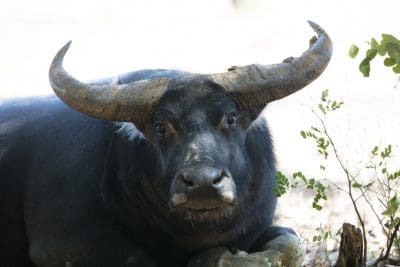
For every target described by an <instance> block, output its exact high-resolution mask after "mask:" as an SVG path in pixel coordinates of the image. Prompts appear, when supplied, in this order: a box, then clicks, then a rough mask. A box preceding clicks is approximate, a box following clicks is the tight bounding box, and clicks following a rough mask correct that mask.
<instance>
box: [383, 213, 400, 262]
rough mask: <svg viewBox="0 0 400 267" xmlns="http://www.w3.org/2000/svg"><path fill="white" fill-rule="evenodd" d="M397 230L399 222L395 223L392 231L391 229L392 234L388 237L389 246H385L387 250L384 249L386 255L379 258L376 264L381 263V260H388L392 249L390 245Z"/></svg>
mask: <svg viewBox="0 0 400 267" xmlns="http://www.w3.org/2000/svg"><path fill="white" fill-rule="evenodd" d="M399 228H400V221H399V222H397V224H396V226H395V227H394V229H393V233H392V234H391V236H390V239H389V244H388V246H387V248H386V253H385V255H383V256H382V257H379V259H378V262H379V261H382V260H386V259H387V258H389V255H390V250H391V249H392V245H393V242H394V239H395V238H396V236H397V231H398V230H399Z"/></svg>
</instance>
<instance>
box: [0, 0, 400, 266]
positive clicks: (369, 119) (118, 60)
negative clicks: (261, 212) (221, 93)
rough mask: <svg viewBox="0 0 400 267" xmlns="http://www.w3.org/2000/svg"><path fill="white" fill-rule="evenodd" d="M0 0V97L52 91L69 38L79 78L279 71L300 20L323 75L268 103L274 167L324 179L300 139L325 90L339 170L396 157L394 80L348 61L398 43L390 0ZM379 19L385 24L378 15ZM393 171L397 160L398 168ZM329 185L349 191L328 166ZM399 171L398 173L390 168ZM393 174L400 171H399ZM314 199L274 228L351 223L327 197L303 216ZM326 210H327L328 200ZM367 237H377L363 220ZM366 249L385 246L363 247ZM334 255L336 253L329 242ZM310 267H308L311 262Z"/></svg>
mask: <svg viewBox="0 0 400 267" xmlns="http://www.w3.org/2000/svg"><path fill="white" fill-rule="evenodd" d="M236 2H237V3H238V6H236V7H235V6H234V5H232V2H231V1H229V0H217V1H215V0H202V1H194V0H190V1H189V0H169V1H161V0H158V1H157V0H147V1H131V0H116V1H113V2H112V4H111V2H110V1H104V0H96V1H95V0H86V1H79V0H69V1H54V0H53V1H50V0H37V1H29V0H1V1H0V34H1V42H0V77H1V81H2V82H1V87H0V99H1V98H10V97H20V96H25V95H38V94H48V93H51V90H50V87H49V85H48V81H47V70H48V66H49V63H50V61H51V59H52V57H53V55H54V54H55V52H56V51H57V50H58V49H59V48H60V47H61V46H62V45H63V44H64V43H65V42H66V41H68V40H70V39H72V40H73V46H72V47H71V49H70V52H69V54H68V56H67V59H66V63H65V67H66V69H68V70H69V71H70V72H71V73H72V74H73V75H75V76H77V77H79V78H80V79H82V80H85V79H86V80H87V79H93V78H98V77H104V76H110V75H113V74H117V73H121V72H125V71H130V70H135V69H142V68H158V67H161V68H173V69H183V70H188V71H194V72H217V71H224V70H225V69H226V68H227V67H230V66H231V65H244V64H249V63H275V62H280V61H281V60H282V59H284V58H286V57H288V56H296V55H299V54H301V53H302V51H304V50H305V49H306V48H307V46H308V39H309V38H310V37H311V36H312V34H313V33H312V32H311V30H310V28H309V27H308V25H307V23H306V20H307V19H311V20H314V21H315V22H318V23H319V24H320V25H321V26H323V27H324V28H325V29H326V31H327V32H328V33H329V34H330V35H331V38H332V39H333V41H334V56H333V58H332V61H331V64H330V66H329V67H328V68H327V70H326V72H325V73H324V74H323V75H322V76H321V78H320V79H318V80H317V81H316V82H314V83H313V84H311V85H310V86H308V87H307V89H304V90H302V91H301V92H299V93H296V94H295V95H293V96H290V97H288V98H286V99H283V100H281V101H277V102H274V103H271V104H270V105H268V107H267V108H266V109H265V113H264V116H265V117H266V118H267V120H268V122H269V124H270V127H271V130H272V133H273V137H274V143H275V147H276V154H277V158H278V162H279V168H280V169H281V170H282V171H284V172H285V173H287V174H290V173H292V172H294V171H298V170H302V171H303V172H304V173H306V174H307V175H309V176H314V177H320V175H321V172H320V170H319V165H320V164H319V162H320V158H319V157H318V156H317V155H316V152H315V149H314V147H313V145H312V144H311V143H310V142H307V141H304V140H303V139H302V138H301V137H300V135H299V131H300V130H302V129H308V128H309V126H310V125H316V124H317V121H316V120H315V117H314V115H313V113H312V112H311V108H312V107H315V106H316V104H317V103H318V101H319V97H320V94H321V91H322V90H323V89H327V88H328V89H330V94H331V95H332V97H333V98H334V99H339V100H342V101H344V102H345V104H344V106H343V108H342V109H341V110H340V111H338V112H335V113H334V114H332V115H331V116H329V118H328V119H327V125H328V127H329V129H330V131H331V132H332V135H333V137H334V138H335V140H337V145H338V148H339V151H340V153H341V154H342V155H343V159H344V161H345V163H346V165H347V166H348V167H349V168H350V169H351V170H352V171H355V172H356V171H357V170H358V169H359V167H360V166H362V162H364V161H366V160H367V159H368V155H369V151H370V150H371V148H372V147H373V146H374V145H381V146H384V145H386V144H388V143H391V144H392V145H393V152H394V154H395V155H397V157H396V158H395V159H398V158H399V155H400V147H399V145H400V134H399V133H400V107H399V103H400V101H399V100H400V91H399V89H398V88H397V87H398V86H399V81H398V79H397V77H395V76H394V75H393V74H392V73H390V72H389V71H388V70H386V69H384V68H383V67H381V65H382V64H381V62H377V63H375V64H373V66H372V68H373V69H372V76H371V78H369V79H365V78H363V77H361V74H360V73H359V72H358V70H357V64H358V62H359V60H350V59H349V58H348V57H347V50H348V48H349V47H350V45H351V44H352V43H356V44H359V45H360V46H361V47H364V48H365V47H366V44H365V42H366V41H368V40H369V39H370V37H372V36H375V37H377V38H379V35H380V33H382V32H388V33H393V34H395V35H397V36H400V32H399V28H398V10H400V2H399V1H398V0H381V1H379V8H377V7H376V5H377V2H376V1H368V0H353V1H345V0H338V1H324V2H323V3H322V2H321V1H317V0H306V1H290V0H283V1H272V0H252V1H251V0H247V1H246V0H237V1H236ZM379 12H381V13H382V15H381V14H380V13H379ZM394 161H395V160H394ZM324 164H325V165H326V166H328V169H327V171H326V173H327V174H326V175H327V177H329V178H330V179H332V180H333V181H334V182H336V183H338V184H340V185H345V179H344V175H343V172H341V171H340V168H338V165H337V163H335V161H328V162H326V163H324ZM395 167H396V166H395ZM397 167H399V165H397ZM311 197H312V196H311V195H310V194H309V193H307V192H304V191H297V192H291V193H289V194H288V195H286V196H285V197H283V198H282V199H280V204H279V207H278V212H277V214H278V218H279V219H278V220H277V223H278V224H285V225H287V226H291V227H293V228H295V229H296V230H297V231H298V232H299V233H300V234H301V236H302V237H303V238H308V239H312V236H313V235H315V234H316V233H318V231H319V230H318V229H319V228H321V227H322V228H324V229H331V230H332V231H335V230H336V229H338V227H340V225H341V224H342V223H343V222H344V221H349V222H352V223H356V220H355V216H354V213H353V212H352V209H351V206H350V203H349V201H348V199H347V198H346V196H345V195H343V194H339V193H333V195H332V196H331V198H330V200H329V201H328V202H327V203H325V206H324V209H323V211H321V212H317V211H314V210H313V209H312V208H311ZM331 200H332V201H331ZM363 216H365V218H366V220H367V221H368V229H373V230H374V231H375V232H376V235H377V236H379V235H380V232H379V230H377V229H376V223H375V222H374V221H373V218H372V216H371V213H370V212H369V211H367V210H365V211H363ZM371 240H372V241H371V242H373V244H375V245H374V248H376V247H378V246H379V244H381V243H382V240H380V239H379V238H377V239H373V238H372V239H371ZM329 248H330V249H334V248H335V244H334V243H333V242H331V243H329ZM310 265H313V264H311V263H310Z"/></svg>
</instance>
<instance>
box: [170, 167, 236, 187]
mask: <svg viewBox="0 0 400 267" xmlns="http://www.w3.org/2000/svg"><path fill="white" fill-rule="evenodd" d="M229 177H230V176H229V175H228V174H227V173H226V172H225V171H223V170H221V169H217V168H214V167H201V168H193V169H187V170H184V171H182V172H181V173H180V174H179V175H178V177H177V179H178V180H180V181H181V182H182V183H183V184H184V185H185V186H186V187H187V189H191V188H197V187H211V188H215V189H219V188H220V187H221V186H222V181H223V179H228V178H229Z"/></svg>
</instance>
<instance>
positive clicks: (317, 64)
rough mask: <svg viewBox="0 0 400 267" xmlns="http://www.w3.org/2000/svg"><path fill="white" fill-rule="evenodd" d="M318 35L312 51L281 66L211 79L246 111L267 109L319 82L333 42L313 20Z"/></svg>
mask: <svg viewBox="0 0 400 267" xmlns="http://www.w3.org/2000/svg"><path fill="white" fill-rule="evenodd" d="M309 24H310V26H311V27H312V28H313V29H314V31H315V32H316V33H317V34H318V39H315V38H314V39H311V41H310V48H309V49H308V50H307V51H306V52H304V53H303V54H302V55H301V56H300V57H298V58H290V59H287V60H285V61H284V62H282V63H280V64H273V65H257V64H252V65H247V66H243V67H232V68H231V69H229V71H228V72H225V73H219V74H210V75H209V78H210V79H212V80H214V81H215V82H216V83H218V84H221V85H223V86H224V87H225V89H226V91H227V92H229V93H230V95H231V96H232V97H233V98H234V99H235V100H236V101H237V102H238V103H239V104H240V105H241V106H242V107H243V108H263V107H264V106H265V105H266V104H268V103H269V102H272V101H274V100H278V99H280V98H283V97H286V96H288V95H290V94H292V93H294V92H296V91H298V90H300V89H301V88H303V87H304V86H306V85H307V84H309V83H311V82H312V81H313V80H315V79H316V78H317V77H318V76H319V75H320V74H321V73H322V72H323V71H324V69H325V67H326V66H327V65H328V62H329V60H330V58H331V55H332V42H331V40H330V38H329V36H328V34H327V33H326V32H325V31H324V30H323V29H322V28H321V27H320V26H319V25H317V24H316V23H314V22H311V21H309Z"/></svg>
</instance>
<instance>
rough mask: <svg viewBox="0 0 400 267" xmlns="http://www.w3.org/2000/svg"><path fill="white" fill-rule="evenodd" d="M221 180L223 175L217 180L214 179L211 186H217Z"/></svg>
mask: <svg viewBox="0 0 400 267" xmlns="http://www.w3.org/2000/svg"><path fill="white" fill-rule="evenodd" d="M223 178H224V176H223V175H220V176H219V177H217V179H215V180H214V181H213V185H219V184H220V183H221V181H222V179H223Z"/></svg>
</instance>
